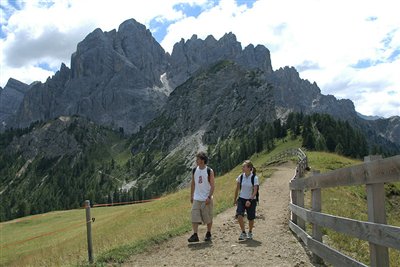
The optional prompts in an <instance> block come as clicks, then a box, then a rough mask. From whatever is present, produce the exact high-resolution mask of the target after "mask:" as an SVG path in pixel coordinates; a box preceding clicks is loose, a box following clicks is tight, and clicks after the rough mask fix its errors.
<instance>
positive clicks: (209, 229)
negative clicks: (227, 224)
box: [207, 222, 212, 233]
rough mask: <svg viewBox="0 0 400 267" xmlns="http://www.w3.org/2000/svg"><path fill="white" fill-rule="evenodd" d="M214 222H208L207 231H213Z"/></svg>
mask: <svg viewBox="0 0 400 267" xmlns="http://www.w3.org/2000/svg"><path fill="white" fill-rule="evenodd" d="M211 227H212V222H210V223H207V232H210V233H211Z"/></svg>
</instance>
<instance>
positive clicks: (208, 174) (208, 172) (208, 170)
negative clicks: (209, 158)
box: [207, 166, 211, 183]
mask: <svg viewBox="0 0 400 267" xmlns="http://www.w3.org/2000/svg"><path fill="white" fill-rule="evenodd" d="M207 176H208V183H210V176H211V168H210V167H208V166H207Z"/></svg>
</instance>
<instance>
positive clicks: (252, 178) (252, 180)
mask: <svg viewBox="0 0 400 267" xmlns="http://www.w3.org/2000/svg"><path fill="white" fill-rule="evenodd" d="M255 176H256V175H255V174H254V173H253V175H252V176H251V184H252V185H253V187H254V177H255ZM242 181H243V173H242V174H241V175H240V189H242ZM259 191H260V186H258V190H257V194H256V200H257V202H258V195H259V194H258V192H259Z"/></svg>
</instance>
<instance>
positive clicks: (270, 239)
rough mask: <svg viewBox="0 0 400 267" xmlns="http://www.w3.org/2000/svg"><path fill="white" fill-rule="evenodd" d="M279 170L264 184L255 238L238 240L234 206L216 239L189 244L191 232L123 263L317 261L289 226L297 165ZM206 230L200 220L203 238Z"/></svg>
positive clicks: (220, 219)
mask: <svg viewBox="0 0 400 267" xmlns="http://www.w3.org/2000/svg"><path fill="white" fill-rule="evenodd" d="M276 169H277V171H276V172H275V173H274V174H273V175H272V177H271V178H269V179H267V180H266V181H265V182H264V183H263V184H262V185H261V188H260V203H259V206H258V207H257V219H256V221H255V227H254V229H253V234H254V239H253V240H246V241H238V237H239V234H240V228H239V225H238V223H237V222H236V220H235V219H234V214H235V210H236V207H232V208H230V209H228V210H226V211H225V212H223V213H221V214H219V215H218V216H217V217H216V218H214V226H213V231H212V234H213V240H212V242H202V241H201V242H200V243H195V244H193V243H191V244H189V243H188V242H187V238H188V237H189V236H190V234H191V233H188V234H186V235H183V236H179V237H175V238H172V239H171V240H169V241H167V242H165V243H163V244H160V245H158V246H156V247H153V248H152V249H151V250H150V251H148V252H145V253H142V254H138V255H134V256H132V258H130V259H129V261H128V262H126V263H125V265H124V266H290V267H292V266H297V267H303V266H314V265H313V264H311V263H310V258H309V255H308V254H307V253H306V251H305V249H304V248H303V246H302V245H301V243H300V242H298V241H297V239H296V237H295V236H293V234H292V233H291V231H290V230H289V228H288V220H289V210H288V204H289V186H288V184H289V181H290V179H291V177H292V176H293V174H294V167H293V166H289V165H288V166H280V167H276ZM246 229H247V222H246ZM205 232H206V227H205V226H203V225H201V226H200V227H199V237H200V238H201V239H203V238H204V235H205Z"/></svg>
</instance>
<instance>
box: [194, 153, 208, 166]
mask: <svg viewBox="0 0 400 267" xmlns="http://www.w3.org/2000/svg"><path fill="white" fill-rule="evenodd" d="M196 158H197V159H200V160H202V161H203V162H204V164H207V162H208V157H207V154H206V153H205V152H203V151H200V152H199V153H197V154H196Z"/></svg>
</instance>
